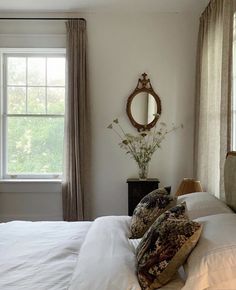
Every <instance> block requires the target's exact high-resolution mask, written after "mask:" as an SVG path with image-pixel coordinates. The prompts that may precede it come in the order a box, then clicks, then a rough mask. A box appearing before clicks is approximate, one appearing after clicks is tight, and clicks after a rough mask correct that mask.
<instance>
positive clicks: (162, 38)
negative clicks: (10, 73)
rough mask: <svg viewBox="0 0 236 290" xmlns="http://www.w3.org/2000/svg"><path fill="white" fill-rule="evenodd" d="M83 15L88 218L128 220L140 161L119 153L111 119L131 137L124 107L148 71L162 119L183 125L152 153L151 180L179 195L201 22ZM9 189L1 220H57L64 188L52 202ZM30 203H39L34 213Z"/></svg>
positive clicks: (189, 149)
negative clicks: (88, 110)
mask: <svg viewBox="0 0 236 290" xmlns="http://www.w3.org/2000/svg"><path fill="white" fill-rule="evenodd" d="M82 16H83V17H85V18H86V19H87V25H88V60H89V93H90V102H91V123H92V156H91V157H92V172H91V178H90V183H91V192H90V193H88V194H87V196H86V210H87V218H94V217H96V216H101V215H110V214H114V215H116V214H119V215H123V214H127V208H128V205H127V203H128V201H127V200H128V198H127V184H126V179H127V178H130V177H137V173H138V169H137V166H136V164H135V162H134V161H133V160H130V159H129V157H128V156H126V155H125V154H124V152H122V151H121V149H120V148H119V147H118V145H117V143H118V139H117V138H116V136H115V135H114V134H113V133H112V132H111V131H109V130H108V129H106V127H107V125H108V124H109V123H110V122H111V121H112V120H113V118H115V117H119V119H120V121H121V122H122V123H123V125H124V127H125V128H126V129H127V130H130V131H132V130H133V128H132V127H131V126H130V125H129V120H128V118H127V116H126V113H125V106H126V101H127V98H128V96H129V94H130V93H131V92H132V91H133V89H134V88H135V86H136V84H137V80H138V77H140V75H141V74H142V73H143V72H146V73H148V75H149V77H150V78H151V82H152V85H153V88H154V90H155V91H156V92H157V93H158V94H159V96H160V99H161V101H162V110H163V113H162V116H161V120H162V121H166V122H167V123H168V124H170V125H171V123H172V122H174V123H175V124H180V123H183V124H184V126H185V127H184V129H183V130H179V131H177V132H176V133H174V134H173V135H172V136H169V137H168V138H167V139H166V141H165V142H164V143H163V148H162V149H161V150H160V151H158V152H157V153H156V154H155V156H154V157H153V160H152V162H151V165H150V177H158V178H159V179H160V181H161V184H162V185H171V186H172V187H173V191H175V189H176V186H177V184H178V183H179V181H180V180H181V179H182V178H183V177H191V176H192V174H193V126H194V74H195V54H196V43H197V30H198V20H197V19H198V17H197V16H196V15H192V14H188V15H187V14H175V13H169V14H152V13H146V14H128V13H127V14H125V13H123V14H109V13H104V14H103V13H91V14H84V15H82ZM0 33H2V32H1V29H0ZM62 33H63V31H62ZM0 40H1V36H0ZM7 186H8V185H4V187H2V184H0V204H1V203H2V202H3V201H4V203H2V204H3V205H4V207H0V218H1V211H2V210H3V211H4V216H10V217H11V216H12V217H15V216H16V215H17V216H18V217H19V218H20V216H22V218H25V217H26V218H27V217H28V218H32V219H35V215H33V213H34V212H36V213H37V214H36V216H37V217H36V219H38V218H39V219H40V214H42V217H41V218H42V219H47V218H48V219H51V218H52V216H54V217H56V216H57V217H58V219H60V217H61V215H60V214H59V213H60V212H61V199H60V198H61V196H60V194H61V193H60V186H59V187H57V185H55V184H54V185H53V184H52V185H51V189H50V191H51V190H52V191H53V193H52V192H48V194H49V195H48V197H49V196H50V198H47V195H46V194H45V193H44V194H43V195H42V192H41V191H40V190H39V189H38V186H39V185H36V187H35V189H34V190H32V191H34V192H32V193H29V192H28V193H24V192H19V194H14V195H11V194H9V193H8V192H9V190H8V189H7V188H6V187H7ZM41 186H42V184H41ZM22 188H23V189H24V185H22ZM53 188H54V190H53ZM56 188H57V189H56ZM22 191H23V190H22ZM56 192H57V194H56ZM12 197H13V199H12ZM29 200H31V201H34V202H32V203H31V208H30V210H29V207H28V201H29ZM37 201H39V202H40V205H39V203H38V202H37ZM24 205H27V206H24ZM43 205H45V208H44V206H43ZM16 207H17V213H16V212H15V208H16ZM3 208H4V209H3ZM15 213H16V214H15Z"/></svg>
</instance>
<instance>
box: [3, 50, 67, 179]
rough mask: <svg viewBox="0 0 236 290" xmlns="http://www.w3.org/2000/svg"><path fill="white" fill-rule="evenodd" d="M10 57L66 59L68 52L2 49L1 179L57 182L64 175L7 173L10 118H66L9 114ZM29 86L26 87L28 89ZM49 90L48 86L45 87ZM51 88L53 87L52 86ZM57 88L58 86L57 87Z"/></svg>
mask: <svg viewBox="0 0 236 290" xmlns="http://www.w3.org/2000/svg"><path fill="white" fill-rule="evenodd" d="M9 56H15V57H17V56H21V57H30V56H33V57H37V56H38V57H40V56H41V57H42V56H43V57H50V56H52V57H64V58H65V56H66V50H65V49H64V48H52V49H40V48H39V49H36V48H33V49H25V48H22V49H21V48H19V49H8V48H4V49H0V68H1V69H0V79H1V84H2V85H1V92H0V94H1V126H0V134H1V144H0V149H1V150H0V151H1V154H0V155H1V156H0V157H1V160H2V162H1V164H0V175H1V179H4V180H14V179H17V180H18V179H23V180H27V179H28V180H33V179H36V180H40V179H42V180H49V179H50V180H51V179H53V180H55V179H59V180H61V178H62V173H53V174H51V173H39V174H34V173H32V174H16V175H15V174H14V175H11V174H8V173H7V119H8V117H9V116H10V117H14V116H18V117H19V115H20V116H21V117H24V116H25V117H37V118H45V117H50V118H64V117H65V114H47V113H45V114H27V113H26V114H8V113H7V101H8V99H7V66H6V65H7V57H9ZM27 87H28V85H26V88H27ZM43 87H45V88H47V84H45V86H43ZM50 87H51V86H50ZM55 87H57V86H55ZM65 92H66V79H65Z"/></svg>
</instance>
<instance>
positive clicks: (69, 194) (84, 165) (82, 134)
mask: <svg viewBox="0 0 236 290" xmlns="http://www.w3.org/2000/svg"><path fill="white" fill-rule="evenodd" d="M66 28H67V50H66V55H67V75H68V81H67V84H68V92H67V100H66V112H65V116H66V118H65V164H64V180H63V184H62V198H63V215H64V220H67V221H77V220H83V219H84V196H85V193H86V189H87V178H86V177H87V174H88V172H87V171H88V154H89V150H88V148H89V146H88V132H89V129H88V100H87V85H86V82H87V79H86V43H87V37H86V21H85V20H83V19H80V20H77V19H76V20H75V19H73V20H69V21H68V22H67V23H66Z"/></svg>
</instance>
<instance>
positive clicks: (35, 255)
mask: <svg viewBox="0 0 236 290" xmlns="http://www.w3.org/2000/svg"><path fill="white" fill-rule="evenodd" d="M90 225H91V222H75V223H67V222H20V221H15V222H9V223H2V224H0V289H1V290H62V289H63V290H65V289H68V285H69V282H70V280H71V278H72V274H73V271H74V268H75V265H76V261H77V257H78V253H79V250H80V247H81V245H82V243H83V241H84V238H85V235H86V233H87V231H88V229H89V227H90Z"/></svg>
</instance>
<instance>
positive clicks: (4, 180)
mask: <svg viewBox="0 0 236 290" xmlns="http://www.w3.org/2000/svg"><path fill="white" fill-rule="evenodd" d="M0 183H62V180H61V179H0Z"/></svg>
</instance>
